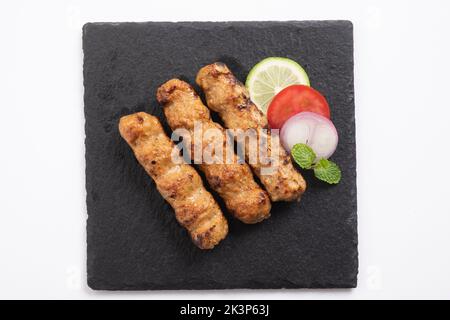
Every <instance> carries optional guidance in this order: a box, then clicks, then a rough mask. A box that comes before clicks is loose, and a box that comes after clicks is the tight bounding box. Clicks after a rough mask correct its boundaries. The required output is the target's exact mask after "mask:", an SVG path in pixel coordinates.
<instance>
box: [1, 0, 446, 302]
mask: <svg viewBox="0 0 450 320" xmlns="http://www.w3.org/2000/svg"><path fill="white" fill-rule="evenodd" d="M0 18H1V19H0V21H1V22H0V23H1V26H0V27H1V28H0V30H1V31H0V32H1V38H0V47H1V50H0V55H1V57H0V58H1V59H0V61H1V62H0V63H1V69H0V81H1V83H0V93H1V94H0V106H1V115H0V137H1V138H0V139H1V149H0V150H1V157H0V191H1V192H0V197H1V198H0V199H1V201H0V298H94V299H95V298H150V299H155V298H199V299H206V298H208V299H209V298H224V299H234V298H254V299H263V298H269V299H310V298H318V299H335V298H338V299H348V298H350V299H356V298H361V299H365V298H376V299H379V298H386V299H389V298H447V299H449V298H450V248H449V247H450V246H449V245H450V202H449V201H450V186H449V184H450V166H449V162H450V151H449V147H450V143H449V141H448V138H450V121H449V117H450V111H449V109H450V104H449V95H448V92H449V91H450V88H449V85H450V80H449V79H450V76H449V75H450V5H449V2H448V1H444V0H443V1H430V0H428V1H320V0H313V1H298V0H295V1H282V0H276V1H264V0H259V1H242V0H238V1H232V0H226V1H212V0H207V1H198V2H196V1H193V0H191V1H185V0H183V1H175V0H171V1H149V0H145V1H130V0H127V1H124V2H122V3H118V2H113V1H107V0H104V1H82V2H77V1H2V3H1V8H0ZM308 19H349V20H352V21H353V23H354V37H355V87H356V88H355V90H356V116H357V144H358V151H357V152H358V214H359V226H358V229H359V241H360V244H359V252H360V256H359V257H360V268H359V269H360V272H359V285H358V288H357V289H354V290H261V291H257V290H253V291H252V290H232V291H203V292H202V291H178V292H167V291H165V292H164V291H163V292H161V291H159V292H136V293H130V292H128V293H120V292H119V293H111V292H94V291H92V290H90V289H89V288H88V287H87V286H86V268H85V261H86V254H85V236H86V235H85V224H86V217H87V216H86V205H85V188H84V182H85V178H84V166H85V164H84V127H83V126H84V116H83V87H82V50H81V27H82V25H83V24H84V23H85V22H88V21H183V20H184V21H186V20H212V21H220V20H308Z"/></svg>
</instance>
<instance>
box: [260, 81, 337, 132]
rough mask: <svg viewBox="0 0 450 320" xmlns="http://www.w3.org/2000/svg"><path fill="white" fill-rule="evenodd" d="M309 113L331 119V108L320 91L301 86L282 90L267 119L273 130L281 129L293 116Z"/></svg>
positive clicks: (273, 101) (297, 85) (274, 100)
mask: <svg viewBox="0 0 450 320" xmlns="http://www.w3.org/2000/svg"><path fill="white" fill-rule="evenodd" d="M304 111H309V112H315V113H317V114H320V115H321V116H324V117H325V118H328V119H330V107H329V106H328V102H327V100H326V99H325V97H324V96H322V95H321V94H320V93H319V91H317V90H314V89H313V88H311V87H308V86H304V85H301V84H295V85H292V86H289V87H287V88H285V89H283V90H281V91H280V92H279V93H278V94H277V95H276V96H275V97H274V98H273V100H272V102H271V103H270V105H269V108H268V110H267V119H268V120H269V125H270V127H271V128H273V129H281V127H282V126H283V124H284V123H285V122H286V121H287V120H288V119H289V118H290V117H292V116H293V115H295V114H297V113H300V112H304Z"/></svg>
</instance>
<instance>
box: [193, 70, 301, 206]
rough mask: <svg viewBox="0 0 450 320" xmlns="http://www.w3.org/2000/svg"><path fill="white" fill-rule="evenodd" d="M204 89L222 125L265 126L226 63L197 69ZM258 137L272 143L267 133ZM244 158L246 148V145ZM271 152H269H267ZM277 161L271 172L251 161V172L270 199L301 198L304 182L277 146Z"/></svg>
mask: <svg viewBox="0 0 450 320" xmlns="http://www.w3.org/2000/svg"><path fill="white" fill-rule="evenodd" d="M196 82H197V84H198V85H199V86H200V87H201V88H202V89H203V91H204V93H205V96H206V101H207V105H208V107H209V108H210V109H211V110H213V111H215V112H218V113H219V115H220V117H221V119H222V120H223V122H224V124H225V127H226V128H230V129H243V130H247V129H250V128H252V129H260V128H267V118H266V116H265V115H264V114H263V113H262V112H261V111H260V110H259V109H258V107H257V106H256V105H255V104H254V103H253V102H252V101H251V100H250V95H249V93H248V91H247V89H246V88H245V86H244V85H243V84H242V83H241V82H240V81H239V80H237V79H236V77H235V76H234V75H233V74H232V73H231V71H230V70H229V69H228V67H227V66H226V65H225V64H223V63H221V62H216V63H213V64H210V65H207V66H205V67H203V68H202V69H200V71H199V72H198V74H197V78H196ZM260 134H261V135H262V136H259V138H260V139H261V138H262V139H263V140H267V144H268V147H269V149H270V146H271V144H272V143H271V138H270V135H267V134H265V133H260ZM245 149H246V150H245V151H246V156H247V159H248V157H249V152H250V151H249V150H248V148H245ZM269 154H270V153H269ZM279 160H280V161H279V164H278V166H277V167H276V168H275V170H274V171H273V172H272V173H271V174H262V171H261V170H262V169H263V168H265V167H270V166H271V165H270V164H263V163H261V161H258V162H257V163H250V166H251V167H252V169H253V172H255V174H256V175H257V176H258V177H259V179H260V180H261V182H262V184H263V185H264V187H265V188H266V190H267V192H268V193H269V195H270V198H271V200H272V201H292V200H296V199H300V197H301V195H302V194H303V193H304V192H305V190H306V182H305V180H304V179H303V177H302V176H301V174H300V173H299V172H298V171H297V170H295V168H294V166H293V165H292V161H291V158H290V156H289V154H288V153H287V152H286V151H285V150H284V149H283V147H282V146H280V159H279Z"/></svg>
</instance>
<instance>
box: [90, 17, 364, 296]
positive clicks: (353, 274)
mask: <svg viewBox="0 0 450 320" xmlns="http://www.w3.org/2000/svg"><path fill="white" fill-rule="evenodd" d="M83 50H84V88H85V93H84V102H85V117H86V124H85V131H86V190H87V210H88V221H87V273H88V277H87V279H88V285H89V286H90V287H91V288H93V289H98V290H147V289H225V288H351V287H355V286H356V283H357V273H358V252H357V242H358V241H357V228H356V223H357V216H356V159H355V119H354V91H353V27H352V24H351V23H350V22H348V21H304V22H226V23H213V22H183V23H165V22H164V23H156V22H155V23H154V22H149V23H88V24H86V25H85V26H84V28H83ZM268 56H282V57H289V58H292V59H294V60H296V61H298V62H299V63H300V64H301V65H302V66H303V67H304V68H305V69H306V71H307V73H308V75H309V77H310V80H311V85H312V86H313V87H314V88H316V89H318V90H319V91H320V92H322V93H323V94H324V95H325V96H326V98H327V99H328V102H329V104H330V106H331V112H332V120H333V122H334V123H335V125H336V127H337V130H338V132H339V146H338V149H337V151H336V153H335V154H334V155H333V160H334V161H335V162H337V163H338V164H339V165H340V166H341V168H342V174H343V176H342V181H341V183H340V184H338V185H337V186H327V185H325V184H323V183H321V182H318V181H317V180H315V179H314V177H312V176H311V175H309V174H305V178H306V180H307V182H308V190H307V192H306V194H305V195H304V197H303V199H302V201H301V202H300V203H275V204H273V209H272V217H271V218H270V219H269V220H267V221H264V222H263V223H259V224H257V225H244V224H242V223H240V222H239V221H237V220H235V219H233V218H232V217H231V216H230V215H229V214H227V212H226V210H224V212H225V215H226V216H227V218H228V221H229V226H230V232H229V235H228V237H227V238H226V239H225V240H224V241H223V242H222V243H221V244H220V245H219V246H218V247H216V248H215V249H214V250H212V251H202V250H200V249H197V248H196V247H195V246H194V245H193V244H192V243H191V241H190V239H189V237H188V235H187V233H186V232H185V231H184V230H183V228H181V227H180V226H179V225H178V224H177V222H176V220H175V216H174V214H173V211H172V209H171V208H170V206H169V205H168V204H167V203H166V202H165V201H164V200H163V198H162V197H161V195H160V194H159V193H158V191H157V190H156V188H155V184H154V183H153V181H152V180H151V178H150V177H148V176H147V174H146V173H145V172H144V170H143V168H141V166H140V165H139V164H138V163H137V161H136V160H135V157H134V155H133V154H132V152H131V150H130V148H129V147H128V146H127V144H126V143H125V142H124V141H123V140H122V139H121V137H120V135H119V132H118V128H117V125H118V121H119V118H120V117H121V116H123V115H126V114H130V113H134V112H137V111H145V112H148V113H151V114H153V115H156V116H158V117H159V119H160V120H161V121H162V123H163V124H164V125H165V129H166V130H167V132H168V133H169V132H170V131H169V129H168V127H167V125H166V123H165V118H164V116H163V113H162V109H161V107H160V106H159V105H158V103H157V102H156V99H155V92H156V89H157V87H158V86H159V85H161V84H162V83H163V82H165V81H167V80H169V79H170V78H173V77H180V78H182V79H183V80H187V81H188V82H190V83H191V84H194V80H195V75H196V73H197V71H198V70H199V69H200V68H201V67H202V66H204V65H206V64H209V63H212V62H215V61H222V62H224V63H226V64H227V65H228V66H229V67H230V68H231V70H232V71H233V72H234V73H235V75H236V76H237V77H238V78H239V79H240V80H241V81H245V77H246V75H247V73H248V71H249V70H250V68H251V67H252V66H253V65H254V64H255V63H257V62H258V61H260V60H261V59H263V58H265V57H268ZM195 87H196V86H195ZM196 88H197V90H198V87H196ZM216 199H217V197H216Z"/></svg>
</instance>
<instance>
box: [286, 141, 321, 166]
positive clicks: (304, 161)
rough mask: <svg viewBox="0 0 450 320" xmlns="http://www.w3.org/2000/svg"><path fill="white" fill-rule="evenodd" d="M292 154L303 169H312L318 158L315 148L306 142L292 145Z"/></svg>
mask: <svg viewBox="0 0 450 320" xmlns="http://www.w3.org/2000/svg"><path fill="white" fill-rule="evenodd" d="M291 154H292V157H293V158H294V160H295V162H297V164H298V165H299V166H300V168H302V169H311V167H312V165H313V163H314V160H315V159H316V154H315V153H314V150H313V149H311V147H310V146H308V145H306V144H304V143H297V144H295V145H294V146H293V147H292V150H291Z"/></svg>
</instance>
